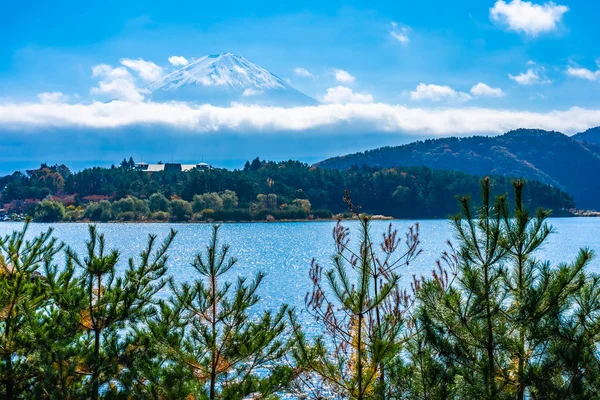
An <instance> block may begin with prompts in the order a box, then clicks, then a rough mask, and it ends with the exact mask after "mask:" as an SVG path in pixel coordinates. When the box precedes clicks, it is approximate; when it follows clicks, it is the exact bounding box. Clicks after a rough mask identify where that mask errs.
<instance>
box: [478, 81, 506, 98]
mask: <svg viewBox="0 0 600 400" xmlns="http://www.w3.org/2000/svg"><path fill="white" fill-rule="evenodd" d="M471 94H472V95H473V96H489V97H502V96H504V92H503V91H502V89H500V88H493V87H491V86H488V85H486V84H485V83H483V82H479V83H478V84H477V85H475V86H473V87H472V88H471Z"/></svg>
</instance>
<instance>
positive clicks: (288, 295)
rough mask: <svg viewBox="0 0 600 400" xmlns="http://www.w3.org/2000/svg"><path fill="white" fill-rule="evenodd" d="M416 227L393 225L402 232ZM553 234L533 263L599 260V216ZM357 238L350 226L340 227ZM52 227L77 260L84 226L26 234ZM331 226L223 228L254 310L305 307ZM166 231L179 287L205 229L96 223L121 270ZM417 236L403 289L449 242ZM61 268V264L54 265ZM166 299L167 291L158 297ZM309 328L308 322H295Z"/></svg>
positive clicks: (558, 223)
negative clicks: (252, 286)
mask: <svg viewBox="0 0 600 400" xmlns="http://www.w3.org/2000/svg"><path fill="white" fill-rule="evenodd" d="M415 222H416V221H405V220H397V221H392V223H393V225H394V227H395V228H396V229H398V230H399V231H400V233H401V234H403V233H404V232H405V231H406V230H407V228H408V227H409V226H410V225H412V224H414V223H415ZM549 222H550V224H551V225H552V226H553V227H554V228H555V229H556V233H555V234H553V235H551V237H550V239H549V240H548V242H547V243H546V245H545V246H544V248H543V249H542V250H541V251H540V252H539V253H538V258H540V259H544V260H550V261H551V262H552V263H553V264H558V263H560V262H568V261H571V260H573V259H574V258H575V257H576V255H577V252H578V250H579V248H581V247H588V248H591V249H593V250H595V251H596V252H597V253H598V254H600V218H555V219H550V220H549ZM389 223H390V221H374V222H373V225H372V234H373V238H375V239H379V238H381V235H382V233H383V232H384V231H385V230H386V229H387V227H388V225H389ZM345 224H346V225H347V226H349V227H350V228H351V229H353V230H352V233H353V234H354V235H353V238H354V239H355V242H356V240H358V238H357V235H358V232H357V231H356V230H355V229H356V228H358V223H357V222H356V221H348V222H345ZM21 226H22V224H21V223H9V222H7V223H0V235H2V236H4V235H5V234H8V233H10V232H12V231H13V230H15V229H20V228H21ZM50 226H52V227H53V228H54V236H55V237H56V238H58V239H59V240H61V241H64V242H65V243H67V244H68V245H70V246H71V247H72V248H74V249H75V250H78V251H81V252H82V254H83V250H84V243H85V240H86V239H87V229H88V227H87V225H86V224H71V223H60V224H36V223H33V224H31V226H30V230H29V234H30V235H31V236H33V235H35V234H38V233H40V232H42V231H45V230H46V229H48V228H49V227H50ZM334 226H335V222H332V221H327V222H293V223H292V222H287V223H228V224H223V226H222V228H221V231H220V232H221V235H220V240H221V243H228V244H229V245H230V246H231V255H232V256H235V257H236V258H238V264H237V268H236V269H234V270H233V272H232V274H234V275H235V274H239V275H246V276H249V277H251V276H253V275H254V274H255V273H256V272H257V271H263V272H265V273H266V274H267V276H266V278H265V280H264V284H263V285H262V286H261V288H260V291H259V294H260V296H261V298H262V302H261V308H263V307H265V308H274V309H275V308H277V307H278V306H279V305H280V304H281V303H287V304H289V305H291V306H294V307H296V308H297V309H298V310H299V311H300V310H302V308H303V307H304V296H305V294H306V292H307V290H308V289H309V287H310V281H309V279H308V270H309V268H310V263H311V260H312V259H313V258H316V259H317V261H319V262H320V263H321V264H322V265H324V266H326V265H327V264H328V262H329V260H330V257H331V255H332V254H333V252H334V244H333V239H332V229H333V227H334ZM171 228H173V229H175V230H176V231H177V232H178V234H177V237H176V239H175V241H174V243H173V245H172V247H171V249H170V253H169V254H170V257H169V263H168V266H169V273H170V274H171V275H172V276H173V277H174V278H175V279H176V280H177V281H179V282H183V281H186V280H190V279H193V277H194V273H195V270H194V269H193V268H192V267H191V266H190V263H191V262H192V260H193V257H194V255H195V254H196V253H197V252H199V251H204V249H205V246H206V245H207V244H208V242H209V240H210V235H211V229H212V228H211V225H209V224H119V223H108V224H98V229H99V231H100V232H102V233H104V234H105V236H106V241H107V245H108V246H109V247H110V248H116V249H118V250H119V251H120V252H121V264H120V265H121V266H123V267H125V265H126V263H127V259H128V258H129V257H136V256H137V255H139V253H140V252H141V251H142V250H143V249H144V247H145V245H146V240H147V236H148V234H156V235H158V237H159V239H160V238H164V237H166V235H167V234H168V232H169V230H170V229H171ZM420 233H421V234H420V238H421V247H422V249H423V253H422V254H421V255H420V256H419V257H418V259H417V260H416V261H415V262H413V263H411V265H410V266H406V267H404V268H403V269H402V270H401V271H400V272H401V273H402V275H403V283H404V284H407V285H408V284H409V282H411V281H412V275H413V274H415V275H417V276H420V275H426V276H427V275H429V274H430V271H431V269H432V268H433V267H434V266H435V262H436V260H437V259H438V258H439V256H440V254H441V253H442V251H444V250H445V249H447V245H446V241H447V240H451V241H452V239H453V238H452V229H451V227H450V224H449V222H448V221H445V220H425V221H420ZM59 262H60V261H59ZM590 270H591V271H596V272H600V258H598V259H596V260H594V261H593V262H592V264H591V265H590ZM162 295H164V296H168V293H167V292H164V293H162ZM301 320H302V321H303V322H304V323H305V325H306V328H308V330H312V329H310V328H311V325H312V324H311V322H312V321H310V320H308V319H307V316H304V315H303V316H301Z"/></svg>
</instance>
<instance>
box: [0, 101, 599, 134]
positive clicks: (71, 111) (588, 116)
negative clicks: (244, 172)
mask: <svg viewBox="0 0 600 400" xmlns="http://www.w3.org/2000/svg"><path fill="white" fill-rule="evenodd" d="M145 125H146V126H147V125H152V126H154V125H158V126H166V127H169V128H173V129H178V130H182V131H187V132H193V133H202V132H218V131H239V132H241V133H244V132H283V131H292V132H300V131H309V130H312V131H315V130H317V131H318V130H322V131H328V132H332V131H335V132H340V133H343V132H349V133H352V132H354V133H369V132H389V133H395V132H398V133H414V134H419V133H423V134H434V135H451V134H454V135H461V134H465V135H466V134H494V133H503V132H506V131H508V130H511V129H516V128H540V129H547V130H557V131H561V132H564V133H574V132H578V131H582V130H585V129H587V128H589V127H592V126H597V125H600V110H595V109H583V108H578V107H573V108H570V109H567V110H560V111H550V112H545V113H541V112H527V111H514V110H502V109H492V108H477V107H462V108H430V109H428V108H410V107H407V106H403V105H390V104H383V103H372V104H327V105H318V106H310V107H292V108H281V107H266V106H265V107H263V106H245V105H234V106H232V107H216V106H212V105H192V104H188V103H176V102H172V103H152V102H148V103H136V102H125V101H113V102H109V103H100V102H95V103H91V104H65V103H13V104H0V126H3V127H4V130H5V131H6V129H8V130H10V131H15V130H27V131H35V130H42V129H44V128H78V129H111V128H124V127H128V126H145Z"/></svg>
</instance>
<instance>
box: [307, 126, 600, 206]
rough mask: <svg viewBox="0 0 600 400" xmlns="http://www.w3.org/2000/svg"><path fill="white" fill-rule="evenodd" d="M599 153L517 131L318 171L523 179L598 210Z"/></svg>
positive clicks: (340, 161)
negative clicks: (395, 170)
mask: <svg viewBox="0 0 600 400" xmlns="http://www.w3.org/2000/svg"><path fill="white" fill-rule="evenodd" d="M588 132H589V131H588ZM580 135H584V134H583V133H582V134H580ZM598 148H599V147H597V146H595V145H588V144H586V143H584V142H581V141H578V140H576V139H574V138H572V137H569V136H566V135H563V134H562V133H559V132H548V131H543V130H526V129H519V130H516V131H511V132H508V133H505V134H504V135H501V136H495V137H486V136H474V137H467V138H443V139H432V140H426V141H418V142H414V143H410V144H407V145H403V146H398V147H383V148H380V149H375V150H369V151H365V152H363V153H356V154H350V155H346V156H342V157H334V158H330V159H328V160H325V161H322V162H320V163H318V164H317V166H318V167H321V168H331V169H340V170H345V169H347V168H349V167H351V166H353V165H358V166H362V165H367V166H372V167H379V168H387V167H393V166H403V167H404V166H406V167H408V166H427V167H429V168H433V169H443V170H455V171H461V172H466V173H469V174H473V175H478V176H483V175H490V174H491V175H505V176H511V177H522V178H525V179H529V180H537V181H540V182H543V183H547V184H550V185H553V186H555V187H557V188H560V189H562V190H566V191H567V192H568V193H569V194H571V195H572V196H573V198H574V199H575V202H576V204H577V206H578V207H580V208H596V209H600V179H598V172H599V171H600V151H598Z"/></svg>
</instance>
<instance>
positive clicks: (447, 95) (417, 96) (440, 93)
mask: <svg viewBox="0 0 600 400" xmlns="http://www.w3.org/2000/svg"><path fill="white" fill-rule="evenodd" d="M410 98H411V100H432V101H440V100H459V101H467V100H470V99H471V95H469V94H468V93H465V92H457V91H456V90H454V89H452V88H451V87H450V86H440V85H426V84H424V83H419V84H418V85H417V88H416V89H415V90H414V91H412V92H410Z"/></svg>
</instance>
